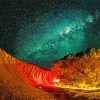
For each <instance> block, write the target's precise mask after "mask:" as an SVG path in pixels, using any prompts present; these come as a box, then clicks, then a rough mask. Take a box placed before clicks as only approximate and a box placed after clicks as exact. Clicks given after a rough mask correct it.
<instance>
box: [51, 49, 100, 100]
mask: <svg viewBox="0 0 100 100" xmlns="http://www.w3.org/2000/svg"><path fill="white" fill-rule="evenodd" d="M51 70H52V71H54V72H56V73H57V75H58V76H59V79H60V83H59V84H58V86H59V87H61V88H66V89H65V90H69V91H71V89H72V90H74V92H76V93H75V95H74V96H76V95H77V96H82V97H88V98H89V99H90V98H93V99H94V98H95V99H98V100H100V49H98V50H95V49H89V50H88V51H87V52H86V53H79V54H76V55H69V56H66V57H64V58H63V59H61V60H58V61H56V62H54V64H53V66H52V67H51ZM78 90H80V91H81V92H79V91H78ZM93 91H94V92H93ZM97 91H98V92H97ZM86 92H87V93H86Z"/></svg>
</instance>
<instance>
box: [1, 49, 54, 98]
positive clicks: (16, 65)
mask: <svg viewBox="0 0 100 100" xmlns="http://www.w3.org/2000/svg"><path fill="white" fill-rule="evenodd" d="M22 65H23V66H26V68H28V67H29V68H30V66H32V65H30V64H27V63H25V62H22V61H20V60H18V59H16V58H14V57H11V56H10V55H9V54H7V53H6V52H4V51H3V50H1V49H0V100H54V96H53V95H51V94H49V93H47V92H45V91H43V90H40V89H37V88H35V87H33V86H31V85H30V84H28V83H30V82H31V81H30V80H28V79H26V78H27V75H26V74H27V73H26V74H25V72H24V71H23V72H20V71H21V70H22V69H21V68H25V67H23V66H22ZM20 66H22V67H20ZM33 67H35V66H33ZM31 68H32V67H31ZM23 70H24V69H23ZM22 73H23V75H21V74H22ZM24 74H25V75H26V77H25V75H24ZM30 78H31V77H30ZM32 82H34V81H32Z"/></svg>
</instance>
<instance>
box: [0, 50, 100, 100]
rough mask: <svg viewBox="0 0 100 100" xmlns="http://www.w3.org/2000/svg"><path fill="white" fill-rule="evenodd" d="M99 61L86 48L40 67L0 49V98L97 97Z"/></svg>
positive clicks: (98, 56)
mask: <svg viewBox="0 0 100 100" xmlns="http://www.w3.org/2000/svg"><path fill="white" fill-rule="evenodd" d="M99 60H100V50H98V51H97V52H95V51H94V49H90V50H89V51H88V52H87V53H86V54H81V55H80V54H78V55H77V56H74V55H69V56H68V57H65V58H64V59H61V60H59V61H57V62H55V63H54V64H53V66H52V68H51V69H50V70H44V69H41V68H39V67H37V66H35V65H31V64H28V63H26V62H23V61H20V60H18V59H16V58H14V57H12V56H10V55H9V54H7V53H6V52H5V51H3V50H0V100H14V99H16V100H100V77H99V76H100V75H99V74H100V73H99V69H100V61H99ZM55 72H56V74H55ZM58 78H59V80H58ZM35 86H36V87H38V88H36V87H35ZM50 86H54V87H55V88H53V90H51V89H52V88H51V87H50ZM43 88H44V89H43ZM45 90H46V91H45ZM47 91H48V92H47ZM54 95H55V96H54Z"/></svg>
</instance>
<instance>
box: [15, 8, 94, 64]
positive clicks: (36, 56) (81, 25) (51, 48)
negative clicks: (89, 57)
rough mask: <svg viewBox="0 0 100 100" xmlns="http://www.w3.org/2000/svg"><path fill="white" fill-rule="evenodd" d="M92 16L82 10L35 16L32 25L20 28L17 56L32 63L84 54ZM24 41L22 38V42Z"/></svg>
mask: <svg viewBox="0 0 100 100" xmlns="http://www.w3.org/2000/svg"><path fill="white" fill-rule="evenodd" d="M88 22H90V23H92V22H93V17H92V15H91V14H89V13H88V12H86V11H83V10H73V9H71V10H63V11H59V13H56V14H54V13H53V12H50V13H45V14H43V15H40V16H37V17H36V19H35V22H34V23H28V24H24V25H22V28H21V29H20V30H19V32H18V34H17V36H16V38H17V40H18V41H19V42H16V43H15V45H16V56H18V57H19V58H21V59H23V60H29V61H30V62H31V63H36V62H43V61H44V62H45V61H48V62H49V61H54V60H57V59H60V58H62V57H64V56H66V55H68V54H75V53H77V52H79V51H84V50H85V49H84V48H86V46H87V44H86V42H87V38H86V36H85V32H84V30H85V27H86V24H87V23H88ZM22 38H23V39H22Z"/></svg>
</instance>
